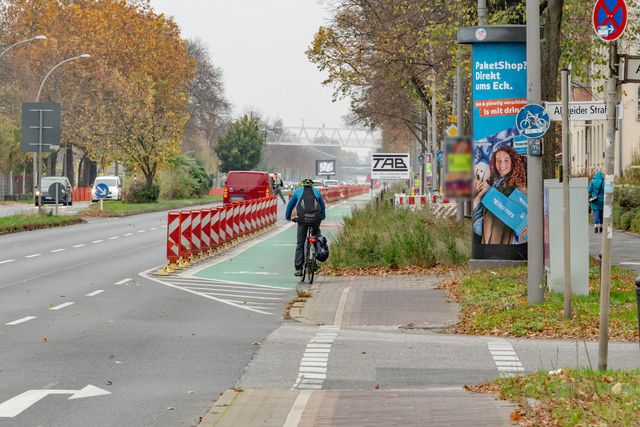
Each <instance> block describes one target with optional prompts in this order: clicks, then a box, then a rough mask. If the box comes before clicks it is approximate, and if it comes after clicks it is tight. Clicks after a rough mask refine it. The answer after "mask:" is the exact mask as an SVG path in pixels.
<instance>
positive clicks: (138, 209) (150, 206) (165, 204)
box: [81, 196, 222, 217]
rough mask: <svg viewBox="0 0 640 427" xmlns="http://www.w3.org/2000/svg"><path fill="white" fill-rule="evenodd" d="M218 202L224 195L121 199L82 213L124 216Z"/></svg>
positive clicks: (85, 214) (93, 206) (86, 214)
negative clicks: (153, 200) (141, 200)
mask: <svg viewBox="0 0 640 427" xmlns="http://www.w3.org/2000/svg"><path fill="white" fill-rule="evenodd" d="M217 202H222V196H206V197H202V198H199V199H180V200H159V201H158V202H157V203H126V202H123V201H119V200H109V201H104V202H103V204H104V211H100V203H93V204H91V206H89V207H88V208H87V209H84V210H83V211H82V212H81V215H82V216H92V217H123V216H129V215H138V214H143V213H150V212H158V211H165V210H169V209H177V208H183V207H189V206H196V205H206V204H209V203H217Z"/></svg>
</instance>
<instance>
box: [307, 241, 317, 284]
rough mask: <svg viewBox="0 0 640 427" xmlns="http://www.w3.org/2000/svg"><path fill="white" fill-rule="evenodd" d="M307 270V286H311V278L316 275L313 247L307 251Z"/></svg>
mask: <svg viewBox="0 0 640 427" xmlns="http://www.w3.org/2000/svg"><path fill="white" fill-rule="evenodd" d="M307 270H309V284H310V285H311V284H313V278H314V276H315V275H316V251H315V249H314V248H313V247H311V248H310V251H309V261H308V263H307Z"/></svg>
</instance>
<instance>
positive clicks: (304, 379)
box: [291, 288, 349, 390]
mask: <svg viewBox="0 0 640 427" xmlns="http://www.w3.org/2000/svg"><path fill="white" fill-rule="evenodd" d="M346 289H347V290H348V289H349V288H346ZM345 299H346V293H345ZM338 305H340V304H338ZM343 305H344V304H343ZM343 310H344V308H343ZM337 331H338V327H337V326H335V325H331V326H330V327H329V328H327V327H322V326H321V327H320V328H318V332H316V334H315V335H314V336H313V337H312V338H311V339H309V341H308V342H307V346H306V348H305V350H304V354H303V355H302V359H301V360H300V367H299V368H298V378H297V379H296V382H295V384H293V386H292V387H291V389H292V390H295V389H307V390H321V389H322V385H323V384H324V380H325V379H326V378H327V364H328V363H329V353H330V352H331V345H332V344H333V340H334V339H335V338H336V337H337V335H338V332H337Z"/></svg>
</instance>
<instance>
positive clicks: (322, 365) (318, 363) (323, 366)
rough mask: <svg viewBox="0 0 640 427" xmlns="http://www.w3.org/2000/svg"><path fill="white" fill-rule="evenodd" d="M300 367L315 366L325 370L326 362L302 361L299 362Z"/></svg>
mask: <svg viewBox="0 0 640 427" xmlns="http://www.w3.org/2000/svg"><path fill="white" fill-rule="evenodd" d="M300 366H315V367H318V368H326V367H327V361H326V360H324V361H320V362H310V361H309V360H305V359H302V362H300Z"/></svg>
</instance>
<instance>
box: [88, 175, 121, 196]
mask: <svg viewBox="0 0 640 427" xmlns="http://www.w3.org/2000/svg"><path fill="white" fill-rule="evenodd" d="M98 184H105V185H106V186H107V187H109V193H108V194H107V197H104V200H122V184H121V183H120V177H118V176H99V177H97V178H96V180H95V181H94V182H93V187H92V188H91V201H92V202H97V201H98V200H99V199H98V198H97V197H96V188H98Z"/></svg>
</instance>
